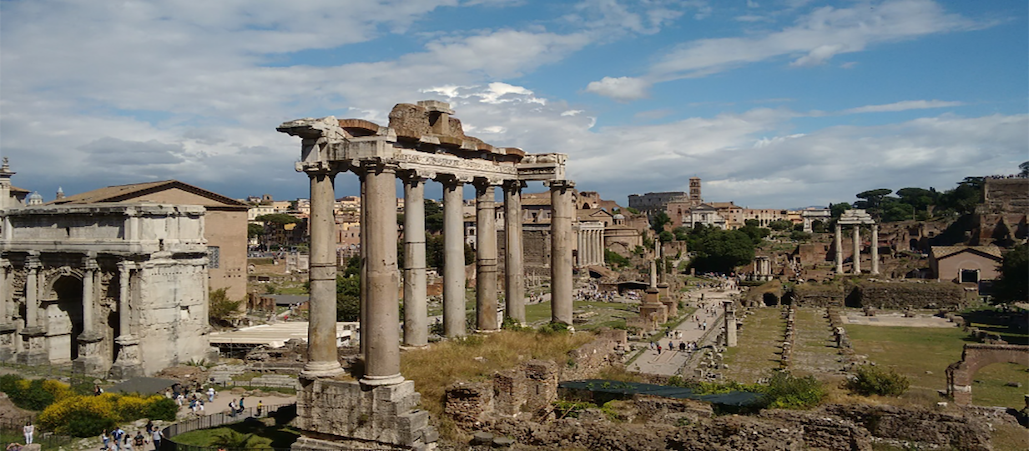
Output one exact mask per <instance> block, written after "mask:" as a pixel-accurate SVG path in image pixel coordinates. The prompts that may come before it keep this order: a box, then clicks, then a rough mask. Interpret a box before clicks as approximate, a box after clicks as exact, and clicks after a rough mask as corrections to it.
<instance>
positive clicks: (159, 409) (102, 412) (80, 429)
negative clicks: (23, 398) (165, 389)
mask: <svg viewBox="0 0 1029 451" xmlns="http://www.w3.org/2000/svg"><path fill="white" fill-rule="evenodd" d="M47 383H48V384H50V385H56V384H60V385H63V384H61V383H60V382H57V381H47ZM61 392H62V393H63V394H61V395H60V396H59V397H57V398H55V399H54V402H53V403H52V404H50V405H49V406H47V407H46V409H43V412H42V413H40V414H39V418H38V419H37V421H38V422H39V425H40V427H42V428H43V429H46V430H51V431H54V432H56V433H58V434H63V435H71V436H74V437H93V436H95V435H98V434H100V432H101V431H103V430H104V429H107V430H111V429H113V428H114V427H115V426H117V425H118V424H119V423H124V422H129V421H136V420H139V419H141V418H148V419H151V420H165V421H172V420H174V419H175V414H176V413H177V412H178V410H179V406H178V405H177V404H175V401H174V400H172V399H170V398H166V397H164V396H162V395H152V396H148V397H144V396H140V395H120V394H115V393H104V394H102V395H99V396H94V395H93V394H91V393H90V394H85V395H80V394H74V393H73V392H72V391H71V390H68V389H67V385H64V389H63V390H62V391H61Z"/></svg>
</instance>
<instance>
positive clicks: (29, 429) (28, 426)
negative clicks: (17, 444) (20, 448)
mask: <svg viewBox="0 0 1029 451" xmlns="http://www.w3.org/2000/svg"><path fill="white" fill-rule="evenodd" d="M21 431H22V433H24V434H25V444H26V445H31V444H32V433H33V432H35V431H36V427H35V426H33V425H32V422H31V421H28V422H26V423H25V427H23V428H21Z"/></svg>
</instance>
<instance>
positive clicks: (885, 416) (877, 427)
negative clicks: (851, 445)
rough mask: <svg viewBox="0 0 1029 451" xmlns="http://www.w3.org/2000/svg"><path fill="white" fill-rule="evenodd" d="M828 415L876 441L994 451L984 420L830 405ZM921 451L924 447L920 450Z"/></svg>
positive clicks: (901, 409)
mask: <svg viewBox="0 0 1029 451" xmlns="http://www.w3.org/2000/svg"><path fill="white" fill-rule="evenodd" d="M825 411H826V413H829V414H832V415H835V416H838V417H840V418H844V419H846V420H848V421H853V422H854V423H856V424H859V425H861V426H862V427H864V428H866V429H868V431H869V432H870V433H871V434H872V435H873V436H875V437H878V438H882V439H889V440H899V441H905V442H916V443H919V444H923V445H936V446H946V447H951V448H954V449H961V450H969V451H990V450H991V449H992V447H991V445H990V428H989V426H988V425H986V423H985V422H983V421H982V420H980V419H978V418H975V417H972V416H964V415H958V414H951V413H942V412H934V411H931V410H928V409H923V408H913V407H908V408H904V407H896V406H888V405H879V406H870V405H860V404H858V405H830V406H827V407H826V409H825ZM919 448H921V447H919Z"/></svg>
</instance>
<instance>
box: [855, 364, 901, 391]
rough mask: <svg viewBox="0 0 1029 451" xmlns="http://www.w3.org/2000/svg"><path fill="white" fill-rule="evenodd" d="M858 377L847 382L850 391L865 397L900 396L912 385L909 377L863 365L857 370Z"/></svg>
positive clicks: (890, 370)
mask: <svg viewBox="0 0 1029 451" xmlns="http://www.w3.org/2000/svg"><path fill="white" fill-rule="evenodd" d="M855 373H856V377H854V378H853V379H851V380H849V381H847V384H846V387H847V389H849V390H850V391H852V392H854V393H857V394H859V395H863V396H871V395H880V396H900V395H902V394H903V393H904V392H905V391H906V390H907V389H908V386H909V385H910V382H909V381H908V378H907V377H904V376H902V375H900V374H897V373H896V372H895V371H893V370H892V369H889V370H887V369H883V368H880V367H877V366H871V365H862V366H859V367H857V369H856V370H855Z"/></svg>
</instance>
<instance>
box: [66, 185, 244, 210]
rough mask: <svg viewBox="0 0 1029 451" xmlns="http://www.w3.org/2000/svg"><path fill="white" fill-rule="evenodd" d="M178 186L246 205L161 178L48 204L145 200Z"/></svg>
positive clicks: (230, 205) (231, 203) (234, 203)
mask: <svg viewBox="0 0 1029 451" xmlns="http://www.w3.org/2000/svg"><path fill="white" fill-rule="evenodd" d="M172 188H178V189H181V190H183V191H186V192H189V193H193V194H196V195H198V196H202V197H206V198H208V199H211V200H213V201H215V202H217V203H220V204H224V205H225V206H229V207H246V206H247V205H246V204H244V203H242V202H240V201H238V200H236V199H232V198H230V197H226V196H222V195H221V194H218V193H215V192H212V191H208V190H205V189H203V188H199V187H196V186H193V185H190V184H188V183H182V182H180V181H178V180H162V181H159V182H146V183H133V184H129V185H115V186H108V187H104V188H99V189H95V190H93V191H86V192H84V193H79V194H76V195H73V196H67V197H65V198H63V199H57V200H54V201H52V202H49V203H48V204H49V205H60V204H95V203H102V202H126V201H130V202H131V201H145V200H147V199H146V198H145V196H146V195H148V194H151V193H156V192H160V191H164V190H167V189H172Z"/></svg>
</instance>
